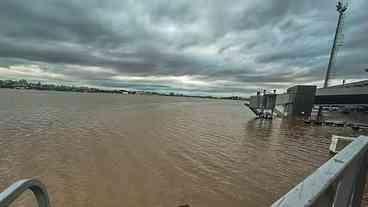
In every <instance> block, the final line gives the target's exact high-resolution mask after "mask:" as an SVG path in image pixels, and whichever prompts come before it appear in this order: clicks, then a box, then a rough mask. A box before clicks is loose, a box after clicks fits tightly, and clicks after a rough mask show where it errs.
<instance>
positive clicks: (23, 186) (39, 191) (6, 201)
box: [0, 179, 50, 207]
mask: <svg viewBox="0 0 368 207" xmlns="http://www.w3.org/2000/svg"><path fill="white" fill-rule="evenodd" d="M26 190H31V191H32V192H33V194H34V195H35V197H36V199H37V203H38V206H39V207H50V201H49V196H48V193H47V190H46V188H45V186H44V185H43V184H42V183H41V182H40V181H38V180H32V179H29V180H20V181H17V182H16V183H14V184H13V185H11V186H9V187H8V188H7V189H6V190H5V191H3V192H2V193H0V207H7V206H10V204H11V203H13V202H14V201H15V200H16V199H17V198H18V197H19V196H20V195H21V194H22V193H23V192H24V191H26Z"/></svg>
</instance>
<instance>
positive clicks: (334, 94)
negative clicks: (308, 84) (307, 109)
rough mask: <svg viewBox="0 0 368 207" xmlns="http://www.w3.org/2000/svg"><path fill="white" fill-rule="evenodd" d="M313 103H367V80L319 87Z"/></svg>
mask: <svg viewBox="0 0 368 207" xmlns="http://www.w3.org/2000/svg"><path fill="white" fill-rule="evenodd" d="M315 104H318V105H324V104H368V80H364V81H358V82H353V83H347V84H342V85H336V86H330V87H327V88H319V89H318V90H317V92H316V100H315Z"/></svg>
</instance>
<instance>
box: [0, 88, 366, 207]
mask: <svg viewBox="0 0 368 207" xmlns="http://www.w3.org/2000/svg"><path fill="white" fill-rule="evenodd" d="M361 133H362V132H361ZM332 134H337V135H348V136H351V135H354V134H356V132H353V131H351V130H350V129H341V128H332V127H331V128H330V127H323V128H321V127H312V126H306V125H305V124H304V123H303V122H300V121H291V120H289V121H288V120H280V119H275V120H273V121H262V120H255V119H254V116H253V115H252V114H251V112H250V111H248V110H247V109H246V108H245V107H244V106H243V105H242V103H241V102H237V101H223V100H208V99H193V98H177V97H159V96H139V95H136V96H133V95H116V94H115V95H113V94H80V93H62V92H45V91H22V90H0V146H1V150H0V190H2V189H4V188H5V187H7V186H8V185H10V184H11V183H13V182H15V181H16V180H19V179H22V178H30V177H36V178H39V179H40V180H42V181H43V182H44V183H45V184H46V186H47V188H48V190H49V192H50V196H51V202H52V205H53V206H54V207H65V206H75V207H85V206H89V207H94V206H96V207H97V206H98V207H101V206H104V207H109V206H111V207H113V206H114V207H116V206H130V207H142V206H163V207H175V206H178V205H182V204H189V205H190V206H192V207H202V206H211V207H223V206H232V207H238V206H239V207H240V206H241V207H244V206H250V207H252V206H255V207H259V206H269V205H270V204H272V203H273V202H274V201H275V200H277V199H278V198H279V197H280V196H281V195H283V194H284V193H286V192H287V191H288V190H289V189H290V188H292V187H293V186H294V185H295V184H297V183H298V182H300V181H301V180H302V179H303V178H304V177H305V176H307V175H308V174H310V173H311V172H313V170H315V169H316V168H317V167H319V166H320V165H321V164H322V163H324V162H325V161H326V160H327V159H328V158H329V153H328V146H329V143H330V137H331V135H332ZM26 200H27V199H26ZM24 203H26V202H18V203H17V204H18V205H19V206H22V205H23V204H24Z"/></svg>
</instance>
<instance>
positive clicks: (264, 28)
mask: <svg viewBox="0 0 368 207" xmlns="http://www.w3.org/2000/svg"><path fill="white" fill-rule="evenodd" d="M366 9H368V3H367V2H366V1H365V0H356V1H354V2H353V4H352V5H351V11H349V13H348V15H347V18H346V22H345V30H344V33H345V47H344V48H342V49H341V50H340V56H339V59H338V61H337V63H336V70H335V74H334V75H335V76H334V77H335V78H337V79H341V78H347V79H359V78H362V70H363V69H364V68H367V67H368V63H367V60H368V59H367V58H366V57H367V54H368V53H367V51H366V48H367V46H368V45H367V42H368V36H367V35H366V34H367V32H368V26H367V24H366V19H367V18H368V14H367V12H365V10H366ZM336 20H337V12H336V11H335V8H334V5H333V2H327V1H322V2H321V1H317V0H312V1H310V0H309V1H308V0H302V1H293V0H275V1H267V0H260V1H244V0H234V1H231V2H229V1H225V0H215V1H205V0H197V1H191V0H177V1H168V0H157V1H143V0H142V1H137V0H134V1H133V0H123V1H122V0H107V1H98V0H90V1H64V0H52V1H46V0H34V1H23V0H2V1H0V27H1V29H0V76H2V78H32V79H37V75H39V76H40V77H39V78H40V79H43V80H50V81H61V82H73V83H75V84H86V85H94V86H101V87H122V88H134V89H145V90H154V91H170V90H173V91H183V92H186V93H196V92H198V93H221V94H226V93H227V92H228V93H237V94H249V93H251V92H253V91H255V90H257V88H267V89H271V88H285V87H288V86H289V85H291V84H294V83H310V82H313V83H315V82H317V81H319V80H321V79H322V75H323V73H324V68H325V67H326V65H327V61H328V53H329V50H330V45H331V41H332V38H333V32H334V29H335V26H336ZM20 66H21V67H20ZM36 66H37V67H36ZM27 67H29V68H31V69H29V70H27V69H25V68H27ZM32 68H33V69H32ZM34 68H38V69H34ZM17 70H20V72H19V71H17ZM34 71H36V72H37V74H32V73H35V72H34ZM41 73H45V75H42V74H41Z"/></svg>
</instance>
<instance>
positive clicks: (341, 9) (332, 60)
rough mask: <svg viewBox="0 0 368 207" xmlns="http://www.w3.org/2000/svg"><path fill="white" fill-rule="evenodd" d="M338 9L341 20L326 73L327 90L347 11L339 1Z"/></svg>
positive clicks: (324, 86)
mask: <svg viewBox="0 0 368 207" xmlns="http://www.w3.org/2000/svg"><path fill="white" fill-rule="evenodd" d="M336 8H337V12H339V20H338V22H337V27H336V32H335V37H334V41H333V45H332V49H331V53H330V59H329V61H328V67H327V71H326V76H325V82H324V84H323V88H327V87H328V82H329V80H330V74H331V68H332V66H333V63H334V61H335V57H336V49H337V47H336V45H337V39H338V36H339V33H340V31H341V30H340V27H341V24H342V18H343V16H344V12H345V11H346V10H347V6H345V5H344V6H343V5H342V3H341V1H339V2H338V3H337V5H336Z"/></svg>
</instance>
